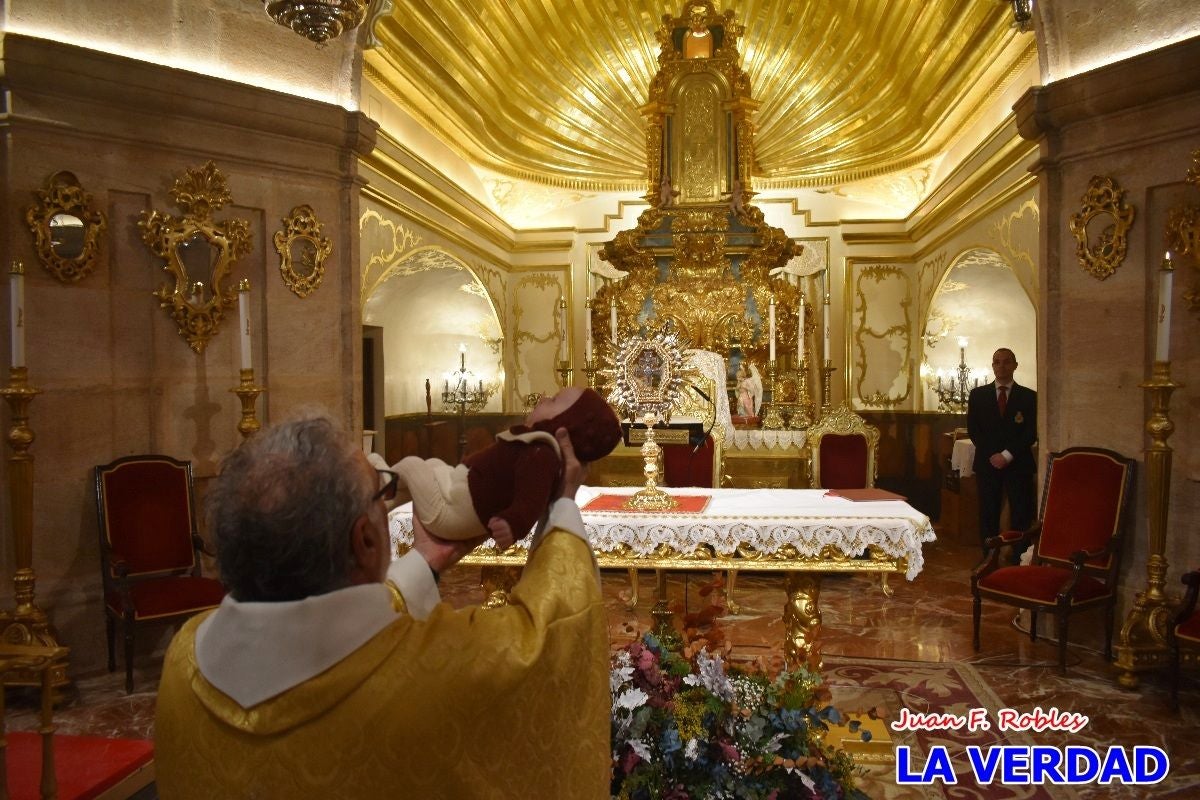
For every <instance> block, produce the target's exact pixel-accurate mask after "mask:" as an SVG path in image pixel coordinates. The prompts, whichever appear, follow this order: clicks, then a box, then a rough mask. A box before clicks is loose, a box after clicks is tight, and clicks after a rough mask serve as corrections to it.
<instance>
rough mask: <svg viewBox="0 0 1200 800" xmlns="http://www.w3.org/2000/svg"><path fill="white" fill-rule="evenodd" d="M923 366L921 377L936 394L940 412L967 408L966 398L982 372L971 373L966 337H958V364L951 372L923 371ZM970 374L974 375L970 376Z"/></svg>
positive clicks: (963, 410) (954, 412) (977, 382)
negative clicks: (932, 372)
mask: <svg viewBox="0 0 1200 800" xmlns="http://www.w3.org/2000/svg"><path fill="white" fill-rule="evenodd" d="M925 366H928V365H923V366H922V370H921V371H922V377H923V378H924V379H925V384H926V385H927V386H928V387H929V388H930V389H932V390H933V391H934V393H935V394H937V398H938V411H939V412H941V413H942V414H962V413H964V412H966V410H967V399H968V398H969V397H970V395H971V390H972V389H973V388H975V387H977V386H979V381H980V377H979V375H980V374H982V373H972V371H971V368H970V367H968V366H967V337H965V336H960V337H958V366H957V367H956V368H955V369H954V371H953V372H951V373H949V374H948V375H947V374H943V373H942V370H940V369H939V370H938V371H937V373H936V374H927V373H925ZM972 374H974V375H975V377H974V378H972Z"/></svg>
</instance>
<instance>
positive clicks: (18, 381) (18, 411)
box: [0, 367, 67, 686]
mask: <svg viewBox="0 0 1200 800" xmlns="http://www.w3.org/2000/svg"><path fill="white" fill-rule="evenodd" d="M40 393H41V392H39V391H38V390H37V389H35V388H33V387H32V386H30V385H29V371H28V368H26V367H10V368H9V371H8V387H7V388H5V389H0V394H3V395H4V400H5V402H7V403H8V408H9V414H10V417H11V423H12V427H10V428H9V429H8V446H9V449H10V450H11V455H10V456H9V457H8V499H9V511H10V513H11V522H12V525H11V529H12V537H13V554H14V556H15V562H16V573H15V574H14V575H13V599H14V600H15V601H16V608H15V609H13V610H12V611H0V641H5V642H10V643H13V644H33V645H40V646H43V647H59V646H60V645H59V643H58V641H57V638H56V635H55V633H54V630H53V628H51V627H50V623H49V621H48V620H47V618H46V612H44V611H42V609H40V608H38V605H37V602H36V601H35V600H34V586H35V584H36V583H37V575H36V574H35V573H34V571H33V455H32V454H31V453H30V452H29V448H30V447H31V446H32V445H33V439H34V436H33V431H32V430H30V429H29V425H28V422H29V404H30V403H32V402H33V398H34V397H36V396H37V395H38V394H40ZM64 652H65V651H64ZM50 671H51V675H50V684H51V685H52V686H62V685H64V684H66V683H67V660H66V656H65V654H64V656H63V658H62V659H61V661H59V662H58V663H56V664H55V665H54V666H53V667H51V668H50ZM5 682H6V683H9V684H20V685H24V686H38V685H41V683H42V675H41V671H40V670H34V669H20V668H18V669H15V670H13V671H12V672H10V673H9V677H8V678H6V680H5Z"/></svg>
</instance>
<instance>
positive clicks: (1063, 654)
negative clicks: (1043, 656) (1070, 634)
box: [1054, 609, 1067, 675]
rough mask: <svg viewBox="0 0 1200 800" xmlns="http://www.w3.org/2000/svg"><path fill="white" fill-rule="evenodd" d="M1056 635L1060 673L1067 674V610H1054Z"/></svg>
mask: <svg viewBox="0 0 1200 800" xmlns="http://www.w3.org/2000/svg"><path fill="white" fill-rule="evenodd" d="M1054 636H1055V637H1056V638H1057V639H1058V674H1059V675H1066V674H1067V612H1066V611H1065V610H1061V609H1060V610H1058V611H1056V612H1054Z"/></svg>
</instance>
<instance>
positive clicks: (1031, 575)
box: [971, 447, 1134, 675]
mask: <svg viewBox="0 0 1200 800" xmlns="http://www.w3.org/2000/svg"><path fill="white" fill-rule="evenodd" d="M1133 464H1134V462H1133V459H1130V458H1125V457H1124V456H1122V455H1120V454H1119V453H1114V452H1112V451H1111V450H1102V449H1099V448H1094V447H1072V448H1069V449H1067V450H1063V451H1062V452H1060V453H1051V454H1050V458H1049V462H1048V465H1047V468H1046V483H1045V486H1044V487H1043V489H1042V512H1041V515H1040V521H1039V522H1037V523H1035V524H1034V526H1033V527H1032V528H1030V529H1029V530H1028V531H1024V532H1021V531H1008V532H1006V533H1003V534H1001V535H1000V536H994V537H991V538H990V539H988V540H987V541H986V542H985V543H984V544H985V545H986V546H987V547H988V548H989V552H988V555H987V556H986V558H985V560H984V561H983V563H982V564H980V565H979V566H978V567H976V568H975V571H974V573H973V574H972V575H971V593H972V595H974V608H973V619H974V626H975V636H974V644H975V650H976V652H978V650H979V615H980V609H981V605H982V601H983V599H984V598H987V599H988V600H994V601H996V602H999V603H1005V604H1007V605H1011V606H1018V607H1020V608H1027V609H1029V612H1030V614H1029V638H1030V639H1032V640H1034V641H1036V640H1037V615H1038V612H1039V611H1052V612H1054V633H1055V636H1056V637H1057V638H1058V670H1059V672H1060V673H1062V674H1064V675H1065V674H1066V671H1067V619H1068V617H1069V616H1070V615H1071V614H1073V613H1075V612H1076V611H1080V610H1083V609H1086V608H1093V607H1096V606H1100V607H1102V608H1103V609H1104V655H1105V658H1111V657H1112V635H1113V612H1114V607H1115V605H1116V599H1117V592H1116V590H1117V576H1118V570H1119V568H1120V564H1121V544H1122V541H1123V539H1124V533H1125V526H1126V524H1127V517H1128V513H1129V506H1130V502H1129V501H1130V494H1131V493H1132V489H1133ZM1028 543H1033V544H1034V545H1035V546H1034V550H1033V559H1032V562H1031V563H1029V564H1022V565H1018V566H1011V567H1010V566H1001V565H1000V548H1001V547H1002V546H1003V545H1005V544H1028Z"/></svg>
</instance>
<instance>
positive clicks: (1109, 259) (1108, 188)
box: [1069, 175, 1134, 281]
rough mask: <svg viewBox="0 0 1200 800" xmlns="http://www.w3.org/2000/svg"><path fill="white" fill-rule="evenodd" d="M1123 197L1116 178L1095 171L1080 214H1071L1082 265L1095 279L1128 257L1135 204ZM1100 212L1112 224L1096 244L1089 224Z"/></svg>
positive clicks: (1070, 224)
mask: <svg viewBox="0 0 1200 800" xmlns="http://www.w3.org/2000/svg"><path fill="white" fill-rule="evenodd" d="M1124 198H1125V190H1124V189H1122V188H1121V187H1120V186H1118V185H1117V182H1116V181H1115V180H1113V179H1112V178H1107V177H1103V176H1101V175H1095V176H1093V177H1092V179H1091V181H1089V182H1088V188H1087V192H1085V193H1084V195H1083V207H1082V208H1081V209H1080V210H1079V213H1078V214H1072V215H1071V220H1070V223H1069V227H1070V229H1071V234H1072V235H1073V236H1074V237H1075V242H1076V246H1075V255H1076V257H1078V259H1079V266H1080V267H1082V268H1083V271H1084V272H1086V273H1088V274H1089V275H1091V276H1092V277H1093V278H1095V279H1096V280H1100V281H1102V280H1104V279H1105V278H1107V277H1108V276H1109V275H1112V274H1113V273H1114V272H1116V271H1117V267H1119V266H1121V263H1122V262H1123V261H1124V260H1125V251H1126V249H1127V248H1128V246H1129V229H1130V227H1131V226H1132V225H1133V217H1134V208H1133V206H1131V205H1128V204H1126V203H1125V199H1124ZM1101 215H1108V216H1110V217H1112V225H1111V226H1109V227H1108V228H1106V229H1104V231H1102V232H1101V234H1100V236H1099V237H1098V239H1097V241H1096V244H1095V245H1093V244H1092V243H1091V242H1090V241H1089V239H1088V226H1089V225H1091V222H1092V220H1094V219H1095V218H1096V217H1099V216H1101Z"/></svg>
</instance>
